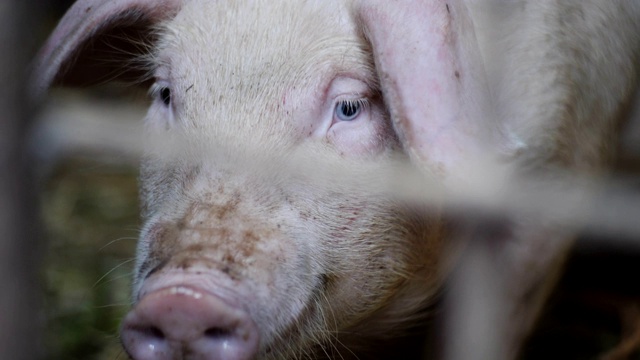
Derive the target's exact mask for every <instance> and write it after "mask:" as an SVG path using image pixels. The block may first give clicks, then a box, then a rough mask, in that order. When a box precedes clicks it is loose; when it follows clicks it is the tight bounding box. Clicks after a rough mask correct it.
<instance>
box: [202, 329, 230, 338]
mask: <svg viewBox="0 0 640 360" xmlns="http://www.w3.org/2000/svg"><path fill="white" fill-rule="evenodd" d="M204 336H206V337H208V338H224V337H230V336H233V331H231V330H230V329H224V328H219V327H212V328H209V329H207V330H206V331H205V332H204Z"/></svg>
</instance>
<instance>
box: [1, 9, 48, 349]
mask: <svg viewBox="0 0 640 360" xmlns="http://www.w3.org/2000/svg"><path fill="white" fill-rule="evenodd" d="M27 3H28V2H26V1H22V0H2V2H0V80H1V81H0V288H1V289H2V290H1V291H0V359H14V360H23V359H24V360H31V359H37V358H40V357H42V355H43V354H42V346H41V344H42V342H41V336H40V335H41V328H42V326H41V323H40V321H39V320H41V319H42V314H41V310H40V306H38V305H39V303H40V292H39V286H38V285H39V284H38V279H39V271H40V267H39V265H40V264H39V261H38V260H39V255H40V251H39V248H40V247H39V243H38V241H37V239H38V237H37V236H36V233H37V229H38V225H37V222H36V220H37V215H36V212H37V211H36V207H35V199H36V198H35V192H34V187H33V178H32V176H31V175H32V171H31V169H30V166H29V162H28V156H27V152H26V133H27V131H26V130H27V125H28V124H27V119H28V115H29V114H28V111H27V109H28V100H27V97H26V96H25V86H24V85H25V79H26V75H27V66H26V64H28V62H29V55H30V52H31V50H33V45H34V44H33V40H34V39H35V38H36V36H35V34H34V30H33V29H34V28H36V26H30V25H36V24H37V23H36V22H35V21H37V20H38V19H39V16H36V15H37V14H35V13H37V12H38V11H39V6H32V7H30V8H27V7H28V5H26V4H27Z"/></svg>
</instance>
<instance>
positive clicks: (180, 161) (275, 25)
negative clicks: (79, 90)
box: [33, 0, 640, 360]
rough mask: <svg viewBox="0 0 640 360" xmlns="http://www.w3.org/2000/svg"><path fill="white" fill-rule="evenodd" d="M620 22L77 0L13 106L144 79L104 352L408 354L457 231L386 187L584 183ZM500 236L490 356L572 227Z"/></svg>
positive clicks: (617, 115) (619, 51) (612, 98)
mask: <svg viewBox="0 0 640 360" xmlns="http://www.w3.org/2000/svg"><path fill="white" fill-rule="evenodd" d="M639 19H640V5H639V4H638V2H631V1H629V2H624V3H623V2H617V3H607V4H604V3H602V2H601V1H599V0H583V1H577V0H576V1H568V0H567V1H560V0H544V1H513V2H505V1H497V0H495V1H492V0H487V1H464V0H450V1H443V0H430V1H427V0H421V1H412V2H402V1H388V0H368V1H365V0H348V1H347V0H325V1H319V0H317V1H314V0H306V1H303V0H301V1H258V0H237V1H207V0H113V1H108V2H105V1H99V0H79V1H78V2H76V3H75V4H74V5H73V7H72V8H71V9H70V10H69V11H68V13H67V14H66V15H65V17H64V18H63V19H62V21H61V22H60V24H59V25H58V27H57V28H56V30H55V31H54V33H53V34H52V35H51V37H50V39H49V40H48V42H47V43H46V44H45V46H44V47H43V50H42V51H41V52H40V54H39V56H38V60H37V62H36V65H35V70H34V74H35V76H34V81H33V93H34V94H35V96H36V97H40V96H42V95H43V94H44V92H45V91H46V89H47V88H49V87H50V86H52V85H54V84H55V85H69V86H72V85H90V84H94V83H96V82H100V81H104V80H105V79H109V78H114V79H116V80H117V79H124V80H126V81H131V80H133V81H134V82H136V83H137V84H141V85H145V84H150V85H149V86H150V91H149V93H150V97H151V105H150V107H149V111H148V114H147V116H146V118H145V120H144V123H145V129H146V136H145V140H146V142H147V145H146V149H147V150H146V152H145V154H144V156H143V161H142V165H141V175H140V179H141V185H140V190H141V203H142V218H143V220H144V227H143V230H142V231H141V234H140V238H139V243H138V250H137V262H136V267H135V274H134V281H133V282H134V285H133V295H132V297H133V303H134V304H133V308H132V310H131V311H130V312H129V314H128V315H127V316H126V318H125V319H124V320H123V323H122V328H121V340H122V344H123V346H124V348H125V350H126V352H127V354H128V355H129V356H130V357H131V358H132V359H136V360H144V359H290V358H292V359H297V358H310V359H316V358H328V359H335V358H341V359H347V358H359V359H366V358H372V359H375V358H388V357H391V356H393V355H392V354H398V353H406V350H407V349H409V348H412V349H418V350H419V349H421V347H422V337H421V336H412V334H413V333H415V332H416V331H419V330H422V329H423V327H422V326H421V325H422V324H424V321H425V317H426V316H427V314H428V311H427V310H428V309H429V307H430V306H431V305H432V304H433V302H434V300H435V299H436V297H437V295H438V293H439V292H440V291H441V289H442V286H443V283H444V282H445V280H446V279H447V277H448V275H449V274H450V272H451V268H452V266H453V265H452V264H453V262H454V260H455V259H456V256H451V254H452V253H454V252H455V249H457V248H458V246H456V245H455V244H454V243H457V240H455V241H454V238H459V237H460V234H461V233H462V232H460V231H458V230H457V229H456V227H455V226H454V224H455V222H454V221H452V220H451V219H450V217H449V215H448V213H447V211H446V209H445V206H444V200H443V201H437V197H436V201H433V202H428V203H424V202H420V201H414V200H412V199H407V198H402V197H398V196H396V194H395V193H394V192H393V191H389V179H390V178H393V174H396V173H400V174H408V175H407V176H417V177H418V178H419V179H421V180H420V181H421V182H422V184H423V185H425V184H426V186H427V187H429V188H430V189H431V191H432V192H434V193H439V192H442V193H443V194H451V193H453V194H455V193H456V192H459V191H463V190H464V189H466V188H468V187H472V186H473V184H474V181H476V180H478V181H479V180H482V179H490V180H491V179H495V178H494V177H486V174H492V175H493V174H506V175H505V176H508V177H514V178H515V177H517V178H520V177H532V176H538V174H543V176H553V174H554V172H553V171H554V170H556V169H563V170H570V171H579V172H581V173H587V174H598V173H599V172H601V171H603V169H606V166H607V163H608V162H609V160H610V158H611V156H612V153H613V148H614V146H612V145H611V144H612V141H613V140H612V139H614V138H615V136H616V129H617V128H618V126H619V125H620V123H621V121H623V120H624V115H625V113H624V109H625V108H626V107H627V106H629V104H630V102H631V101H632V99H633V93H634V91H635V89H636V87H637V78H638V72H637V66H638V56H639V49H640V40H639V38H638V35H637V34H638V33H640V29H639V27H640V25H639V24H640V21H638V20H639ZM114 34H115V35H114ZM104 39H107V40H104ZM114 49H119V51H116V50H114ZM406 164H409V169H410V170H407V168H406V167H405V165H406ZM414 170H415V171H414ZM495 195H496V196H497V193H496V194H495ZM506 226H507V227H508V231H503V232H501V233H500V234H496V235H492V236H495V239H492V240H495V245H494V249H495V253H496V255H495V258H496V259H497V260H498V262H499V264H500V266H502V267H503V270H504V273H505V274H506V275H505V276H504V279H502V278H501V280H503V282H504V283H505V286H506V287H507V289H508V290H507V291H506V292H505V293H506V295H505V304H507V306H505V308H504V312H505V316H504V317H505V318H513V319H516V321H514V323H516V324H517V325H516V326H515V328H513V329H510V330H506V329H507V328H505V329H503V330H496V331H502V332H501V333H500V335H501V336H504V337H505V338H506V339H507V340H506V341H505V343H506V344H510V345H508V346H509V349H507V350H506V351H505V354H506V356H507V357H513V356H515V354H516V353H517V349H518V346H519V344H520V343H521V342H522V340H523V339H524V337H525V336H526V334H527V332H528V331H529V330H530V328H531V326H532V324H533V322H534V321H535V318H536V316H537V314H538V312H539V309H540V307H541V304H542V303H543V301H544V299H545V297H546V295H547V293H548V289H549V288H550V287H551V286H552V285H553V283H554V279H555V278H556V277H557V274H558V268H559V266H560V264H561V263H562V260H563V259H564V257H565V256H566V254H567V251H568V250H567V249H568V248H569V247H570V244H571V240H570V239H571V238H572V234H571V231H567V230H565V229H562V228H561V227H558V226H556V225H555V224H548V223H546V222H543V221H542V220H539V219H537V218H535V217H534V218H530V217H522V216H520V217H518V216H516V217H514V218H513V219H510V220H509V222H508V223H507V225H506ZM467 237H468V238H469V239H466V240H464V241H471V240H473V237H474V234H473V232H472V233H471V234H467ZM416 353H420V351H416ZM416 356H418V357H419V355H416Z"/></svg>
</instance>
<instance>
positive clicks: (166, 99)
mask: <svg viewBox="0 0 640 360" xmlns="http://www.w3.org/2000/svg"><path fill="white" fill-rule="evenodd" d="M149 93H150V95H151V98H153V99H158V100H160V101H162V103H163V104H164V105H165V106H170V105H171V89H170V88H169V87H167V86H162V85H160V84H154V85H153V86H152V87H151V90H150V91H149Z"/></svg>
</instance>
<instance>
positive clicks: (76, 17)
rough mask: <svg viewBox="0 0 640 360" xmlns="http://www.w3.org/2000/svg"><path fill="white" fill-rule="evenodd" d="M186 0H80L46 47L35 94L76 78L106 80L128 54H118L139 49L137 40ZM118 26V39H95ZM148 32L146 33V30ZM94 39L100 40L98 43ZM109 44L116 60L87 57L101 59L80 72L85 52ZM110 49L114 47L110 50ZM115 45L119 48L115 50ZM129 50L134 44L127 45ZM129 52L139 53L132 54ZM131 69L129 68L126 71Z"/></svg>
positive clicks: (107, 51)
mask: <svg viewBox="0 0 640 360" xmlns="http://www.w3.org/2000/svg"><path fill="white" fill-rule="evenodd" d="M181 3H182V0H108V1H104V0H79V1H77V2H76V3H75V4H74V5H73V6H72V7H71V9H69V11H68V12H67V13H66V15H65V16H64V17H63V18H62V20H61V21H60V23H59V24H58V27H57V28H56V29H55V31H54V32H53V34H52V35H51V37H50V38H49V39H48V40H47V42H46V44H45V45H44V47H43V48H42V50H41V51H40V53H39V55H38V57H37V59H36V63H35V67H34V73H33V81H32V89H33V94H34V95H35V96H39V95H41V94H42V93H44V92H45V91H46V89H48V88H49V87H50V86H51V85H53V84H54V83H56V82H71V83H79V84H90V83H93V82H98V81H104V80H105V79H104V78H103V79H101V78H100V77H105V76H109V74H106V73H108V72H110V71H111V72H114V71H115V69H116V67H117V65H118V64H122V61H121V60H123V59H122V57H123V55H124V54H121V55H120V57H118V56H117V55H115V58H114V53H115V52H117V50H118V49H121V50H124V49H122V48H120V47H121V46H126V45H125V44H124V43H126V42H128V43H129V47H133V48H137V49H138V51H141V49H140V46H139V45H136V42H137V41H143V42H144V41H145V40H146V41H149V38H148V35H149V30H150V28H151V26H153V25H154V24H156V23H158V22H160V21H163V20H166V19H170V18H171V17H173V16H175V14H176V13H177V11H178V10H179V8H180V5H181ZM114 29H126V30H127V31H124V30H122V31H115V34H114V35H115V36H114V37H113V38H111V39H109V40H110V41H112V42H116V43H117V44H115V45H114V44H112V43H109V44H104V43H102V44H101V43H99V42H97V41H94V40H95V38H97V37H98V36H101V35H104V34H105V33H106V32H108V31H113V30H114ZM145 32H146V34H142V33H145ZM92 41H94V42H93V43H92ZM100 46H102V47H103V52H102V53H101V54H102V55H105V54H108V55H109V56H110V57H111V58H110V59H97V58H96V57H95V56H87V57H84V58H85V59H89V60H92V61H93V62H95V64H94V66H92V67H91V68H84V69H83V70H79V71H76V69H75V67H77V66H76V65H79V66H80V67H81V68H82V65H83V64H80V63H81V61H77V60H79V59H80V60H82V59H83V57H82V51H89V52H94V51H96V50H95V49H96V48H100ZM104 48H108V49H104ZM114 48H115V50H114ZM126 49H127V50H129V48H126ZM127 55H128V57H132V56H134V55H132V54H127ZM76 62H77V63H78V64H75V63H76ZM125 72H126V71H125Z"/></svg>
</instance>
